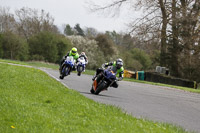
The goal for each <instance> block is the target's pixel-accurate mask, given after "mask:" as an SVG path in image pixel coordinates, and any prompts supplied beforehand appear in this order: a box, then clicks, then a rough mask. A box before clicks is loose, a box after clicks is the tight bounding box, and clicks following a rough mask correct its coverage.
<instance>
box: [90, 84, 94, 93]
mask: <svg viewBox="0 0 200 133" xmlns="http://www.w3.org/2000/svg"><path fill="white" fill-rule="evenodd" d="M90 92H91V93H92V94H94V90H93V86H92V88H91V90H90Z"/></svg>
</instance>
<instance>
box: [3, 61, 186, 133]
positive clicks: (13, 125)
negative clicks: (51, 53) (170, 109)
mask: <svg viewBox="0 0 200 133" xmlns="http://www.w3.org/2000/svg"><path fill="white" fill-rule="evenodd" d="M0 70H1V71H0V123H1V124H0V132H1V133H11V132H15V133H49V132H56V133H64V132H66V133H68V132H69V133H111V132H112V133H152V132H153V133H154V132H155V133H164V132H166V133H184V132H185V131H184V130H183V129H181V128H179V127H174V126H172V125H170V124H161V123H154V122H151V121H147V120H144V119H136V118H133V117H132V116H131V115H128V114H126V113H123V112H122V111H121V109H119V108H116V107H113V106H110V105H105V104H100V103H97V102H94V101H93V100H90V99H88V98H86V97H84V96H82V95H81V94H79V93H78V92H76V91H74V90H71V89H67V88H66V87H64V86H63V85H62V84H61V83H60V82H58V81H56V80H54V79H52V78H50V77H49V76H48V75H47V74H46V73H44V72H42V71H40V70H38V69H34V68H26V67H22V66H12V65H8V64H0Z"/></svg>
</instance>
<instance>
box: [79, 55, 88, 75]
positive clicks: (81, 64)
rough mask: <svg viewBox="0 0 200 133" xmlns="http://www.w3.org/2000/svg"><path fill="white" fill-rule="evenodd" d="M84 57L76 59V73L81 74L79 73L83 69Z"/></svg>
mask: <svg viewBox="0 0 200 133" xmlns="http://www.w3.org/2000/svg"><path fill="white" fill-rule="evenodd" d="M85 65H86V62H85V59H84V57H81V58H79V59H78V63H77V75H78V76H81V73H82V72H83V71H84V70H85Z"/></svg>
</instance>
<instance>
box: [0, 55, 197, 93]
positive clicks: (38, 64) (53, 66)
mask: <svg viewBox="0 0 200 133" xmlns="http://www.w3.org/2000/svg"><path fill="white" fill-rule="evenodd" d="M0 62H5V63H6V62H7V63H14V64H21V65H29V66H35V67H46V68H51V69H54V70H58V69H59V65H58V64H53V63H45V62H39V61H33V62H22V61H14V60H4V59H0ZM83 74H88V75H94V74H95V71H94V70H86V71H85V72H83ZM123 80H124V81H130V82H138V83H144V84H151V85H158V86H167V87H171V88H176V89H181V90H184V91H189V92H193V93H200V86H198V89H192V88H187V87H181V86H174V85H168V84H161V83H154V82H148V81H142V80H136V79H132V78H124V79H123Z"/></svg>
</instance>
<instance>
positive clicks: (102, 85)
mask: <svg viewBox="0 0 200 133" xmlns="http://www.w3.org/2000/svg"><path fill="white" fill-rule="evenodd" d="M105 88H107V83H105V82H103V81H102V82H101V83H100V85H98V87H97V89H96V91H95V92H94V94H96V95H98V94H99V93H100V92H101V91H102V90H104V89H105Z"/></svg>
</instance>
